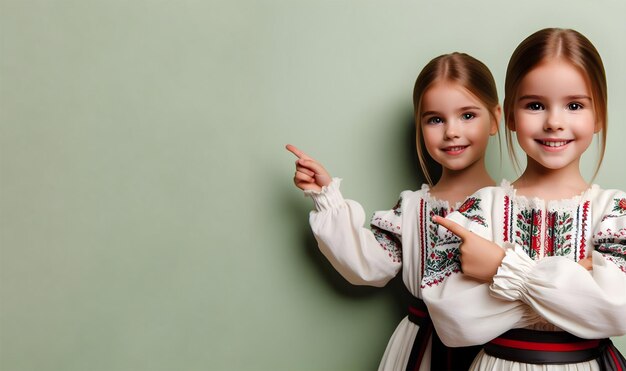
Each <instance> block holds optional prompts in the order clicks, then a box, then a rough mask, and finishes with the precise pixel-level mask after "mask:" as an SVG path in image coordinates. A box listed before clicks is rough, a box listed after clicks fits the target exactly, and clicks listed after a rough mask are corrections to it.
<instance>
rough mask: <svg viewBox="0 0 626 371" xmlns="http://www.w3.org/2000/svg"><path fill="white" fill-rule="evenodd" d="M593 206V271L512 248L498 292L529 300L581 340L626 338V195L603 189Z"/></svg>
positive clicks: (494, 289) (500, 274) (497, 284)
mask: <svg viewBox="0 0 626 371" xmlns="http://www.w3.org/2000/svg"><path fill="white" fill-rule="evenodd" d="M620 202H623V205H622V206H623V207H622V206H620ZM593 205H594V207H593V210H592V212H593V213H594V215H593V219H592V221H593V223H592V227H591V233H592V241H590V242H591V243H592V245H593V247H594V248H595V251H593V258H592V264H593V268H592V270H591V271H588V270H586V269H585V268H584V265H581V264H578V263H576V262H574V261H572V260H570V259H567V258H565V257H548V258H544V259H542V260H540V261H534V260H532V259H530V258H529V257H528V256H527V255H526V254H525V253H524V252H523V251H521V249H520V248H519V247H510V248H509V249H508V251H507V253H506V257H505V258H504V259H503V260H502V266H501V268H500V269H499V271H498V274H497V275H496V276H495V277H494V283H493V285H492V286H491V292H492V294H493V295H494V296H496V297H498V298H501V299H504V300H508V301H517V300H520V301H523V302H525V303H527V304H528V305H530V306H531V307H532V308H533V309H534V310H535V311H536V312H537V313H539V314H540V315H541V316H542V317H543V318H545V319H546V320H547V321H549V322H551V323H553V324H555V325H556V326H558V327H560V328H562V329H563V330H565V331H568V332H570V333H572V334H574V335H577V336H580V337H584V338H603V337H609V336H620V335H624V334H626V194H624V193H623V192H615V191H602V193H601V194H600V196H598V197H597V198H596V199H595V200H593ZM590 247H591V246H589V248H590ZM583 260H584V259H583Z"/></svg>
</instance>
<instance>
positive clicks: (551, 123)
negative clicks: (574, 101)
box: [543, 109, 563, 131]
mask: <svg viewBox="0 0 626 371" xmlns="http://www.w3.org/2000/svg"><path fill="white" fill-rule="evenodd" d="M543 129H544V130H545V131H557V130H563V115H562V113H561V112H560V111H559V110H558V109H553V110H550V111H549V113H548V117H547V118H546V122H545V123H544V125H543Z"/></svg>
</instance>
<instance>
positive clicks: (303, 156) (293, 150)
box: [285, 144, 311, 159]
mask: <svg viewBox="0 0 626 371" xmlns="http://www.w3.org/2000/svg"><path fill="white" fill-rule="evenodd" d="M285 148H286V149H287V151H289V152H291V153H293V154H294V155H296V157H297V158H301V159H311V157H309V156H307V154H306V153H304V152H302V151H300V150H299V149H298V148H297V147H296V146H294V145H291V144H287V145H286V146H285Z"/></svg>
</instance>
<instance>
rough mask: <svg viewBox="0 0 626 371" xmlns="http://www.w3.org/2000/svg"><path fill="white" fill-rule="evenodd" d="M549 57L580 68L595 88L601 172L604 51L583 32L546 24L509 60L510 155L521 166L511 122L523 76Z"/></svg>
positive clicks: (604, 119)
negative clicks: (599, 125) (599, 51)
mask: <svg viewBox="0 0 626 371" xmlns="http://www.w3.org/2000/svg"><path fill="white" fill-rule="evenodd" d="M548 59H561V60H564V61H567V62H568V63H570V64H572V65H573V66H574V67H576V68H578V69H579V70H580V71H581V72H582V73H583V75H584V76H585V79H586V80H587V84H588V86H589V89H590V90H591V99H592V102H593V109H594V112H595V115H596V123H599V124H601V127H602V134H601V135H600V137H599V138H598V140H599V141H600V159H599V161H598V165H597V167H596V171H595V172H594V175H593V177H594V178H595V176H596V175H597V174H598V171H599V170H600V165H601V164H602V160H603V158H604V150H605V148H606V132H607V125H608V117H607V87H606V75H605V73H604V65H603V64H602V58H600V54H599V53H598V51H597V50H596V48H595V47H594V46H593V44H592V43H591V41H589V39H587V38H586V37H585V36H583V35H582V34H581V33H579V32H577V31H574V30H570V29H561V28H545V29H543V30H539V31H537V32H535V33H534V34H532V35H530V36H528V37H527V38H526V39H525V40H524V41H522V42H521V43H520V44H519V45H518V46H517V48H516V49H515V51H514V52H513V55H511V59H510V60H509V65H508V67H507V70H506V80H505V83H504V107H503V108H504V120H505V122H506V124H507V125H506V127H507V130H506V141H507V145H508V151H509V156H510V157H511V160H512V161H513V165H514V166H515V168H516V169H517V170H519V169H520V166H519V161H518V160H517V157H516V156H515V151H514V150H513V140H512V135H511V130H510V129H509V125H510V124H512V123H513V122H514V117H513V111H514V110H513V108H514V106H515V101H516V100H517V90H518V88H519V85H520V83H521V81H522V79H523V78H524V77H525V76H526V75H527V74H528V73H529V72H530V71H531V70H532V69H533V68H535V67H536V66H537V65H539V64H540V63H542V62H544V61H546V60H548Z"/></svg>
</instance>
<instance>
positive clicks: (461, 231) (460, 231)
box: [433, 215, 472, 239]
mask: <svg viewBox="0 0 626 371" xmlns="http://www.w3.org/2000/svg"><path fill="white" fill-rule="evenodd" d="M433 221H434V222H435V223H437V224H439V225H441V226H443V227H444V228H446V229H447V230H449V231H450V232H452V233H454V234H456V235H457V236H459V237H461V239H464V238H465V237H467V235H468V234H469V233H472V232H470V231H469V230H467V229H466V228H465V227H463V226H462V225H460V224H458V223H457V222H455V221H452V220H450V219H446V218H442V217H440V216H438V215H435V216H434V217H433Z"/></svg>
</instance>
